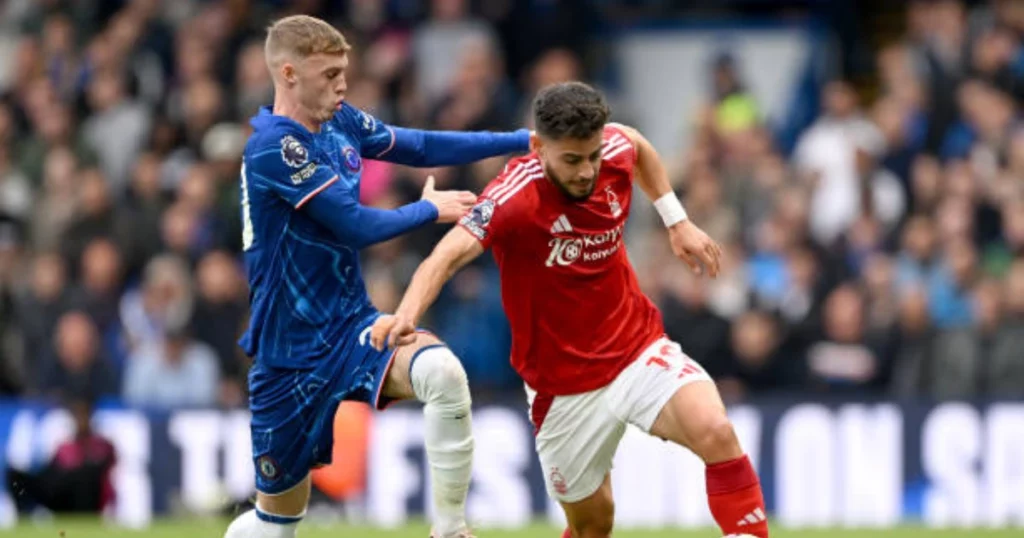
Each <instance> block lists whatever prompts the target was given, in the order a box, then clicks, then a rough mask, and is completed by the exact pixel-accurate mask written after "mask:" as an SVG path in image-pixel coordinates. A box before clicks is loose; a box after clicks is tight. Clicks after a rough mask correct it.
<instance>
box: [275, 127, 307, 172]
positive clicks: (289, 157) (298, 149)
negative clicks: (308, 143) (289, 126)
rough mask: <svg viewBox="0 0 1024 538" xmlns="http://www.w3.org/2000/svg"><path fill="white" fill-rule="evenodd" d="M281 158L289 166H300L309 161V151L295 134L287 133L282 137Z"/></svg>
mask: <svg viewBox="0 0 1024 538" xmlns="http://www.w3.org/2000/svg"><path fill="white" fill-rule="evenodd" d="M281 158H282V159H284V162H285V164H287V165H288V166H291V167H292V168H298V167H300V166H302V165H304V164H306V162H308V161H309V151H307V150H306V147H305V146H303V145H302V143H301V142H299V141H298V140H296V139H295V137H294V136H292V135H286V136H285V137H284V138H282V139H281Z"/></svg>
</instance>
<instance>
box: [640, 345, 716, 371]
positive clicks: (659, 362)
mask: <svg viewBox="0 0 1024 538" xmlns="http://www.w3.org/2000/svg"><path fill="white" fill-rule="evenodd" d="M673 351H675V349H674V348H673V346H670V345H668V344H666V345H664V346H661V350H660V355H661V357H667V356H669V355H673V354H674V353H673ZM680 354H681V353H680ZM681 355H682V354H681ZM661 357H651V358H649V359H647V364H646V365H645V366H659V367H661V368H662V369H664V370H665V371H668V370H670V369H671V365H670V364H669V363H668V361H667V360H665V359H663V358H661ZM700 373H702V371H701V368H700V366H698V365H697V363H695V362H694V361H693V360H692V359H690V358H689V357H687V356H686V355H683V366H682V367H681V368H680V369H679V375H678V376H676V377H678V378H680V379H681V378H683V377H686V376H688V375H697V374H700Z"/></svg>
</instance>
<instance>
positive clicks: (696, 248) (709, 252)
mask: <svg viewBox="0 0 1024 538" xmlns="http://www.w3.org/2000/svg"><path fill="white" fill-rule="evenodd" d="M616 127H617V128H619V129H620V130H622V132H623V133H625V134H626V136H627V137H628V138H629V139H630V140H631V141H632V142H633V148H634V149H635V151H636V169H635V173H634V177H635V178H636V182H637V183H638V184H639V185H640V190H642V191H644V194H646V195H647V197H648V198H649V199H650V200H651V201H652V202H654V208H655V209H657V211H658V215H660V216H661V220H662V222H663V223H664V224H665V227H666V228H668V231H669V242H670V243H671V244H672V251H673V253H675V255H676V256H677V257H679V258H680V259H682V260H683V261H684V262H686V264H687V265H689V266H690V268H692V269H693V271H694V272H695V273H697V274H700V272H701V266H700V262H703V264H704V265H705V266H706V267H707V268H708V271H709V272H710V273H711V276H712V277H715V276H717V275H718V270H719V267H720V262H721V258H722V248H721V247H719V246H718V244H717V243H715V242H714V241H713V240H711V238H709V237H708V236H707V234H705V233H704V232H703V231H702V230H701V229H700V228H698V227H697V226H696V225H695V224H693V221H691V220H690V219H689V218H688V217H687V214H686V210H685V209H683V204H682V203H681V202H680V201H679V198H678V197H676V194H675V192H674V191H673V190H672V184H671V183H669V180H668V172H667V171H666V170H665V165H664V164H663V163H662V162H661V157H660V156H659V155H658V151H657V150H656V149H654V146H653V145H651V143H650V141H648V140H647V138H645V137H644V136H643V135H642V134H640V132H639V131H637V130H636V129H633V128H632V127H627V126H625V125H616Z"/></svg>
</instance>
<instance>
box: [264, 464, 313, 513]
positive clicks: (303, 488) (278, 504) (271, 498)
mask: <svg viewBox="0 0 1024 538" xmlns="http://www.w3.org/2000/svg"><path fill="white" fill-rule="evenodd" d="M309 495H310V479H309V474H308V473H307V474H306V477H305V478H303V479H302V480H301V481H300V482H299V483H298V484H296V485H295V486H293V487H292V488H291V489H288V490H286V491H282V492H281V493H276V494H273V495H271V494H267V493H263V492H259V491H257V492H256V506H257V507H258V508H259V509H260V510H261V511H263V512H265V513H268V514H273V515H276V516H298V515H301V514H302V513H303V511H305V510H306V506H307V505H308V504H309Z"/></svg>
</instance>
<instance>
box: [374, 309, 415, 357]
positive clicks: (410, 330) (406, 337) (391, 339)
mask: <svg viewBox="0 0 1024 538" xmlns="http://www.w3.org/2000/svg"><path fill="white" fill-rule="evenodd" d="M415 341H416V325H415V324H413V322H412V320H411V319H408V318H406V317H403V316H389V315H386V314H385V315H383V316H381V317H379V318H377V321H375V322H373V327H372V328H371V329H370V345H371V346H373V348H374V349H376V350H377V351H383V350H384V348H385V347H387V348H396V347H398V346H404V345H406V344H411V343H413V342H415Z"/></svg>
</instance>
